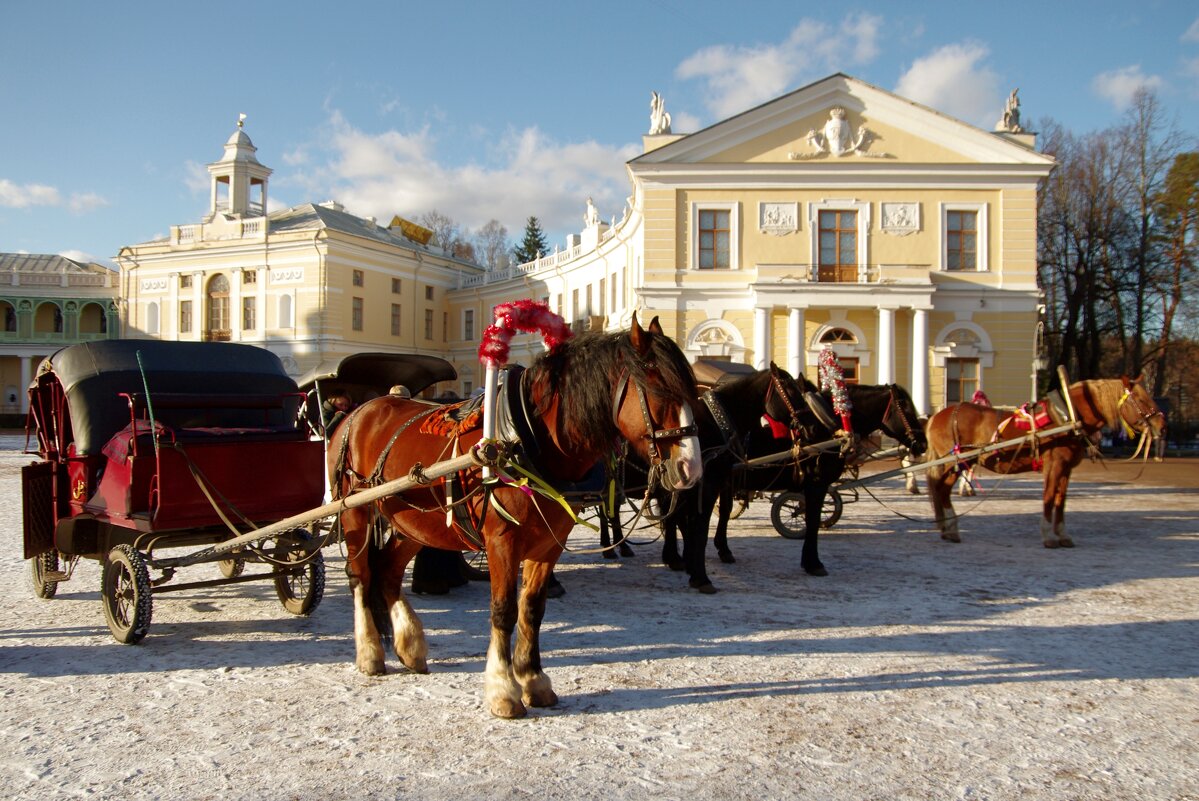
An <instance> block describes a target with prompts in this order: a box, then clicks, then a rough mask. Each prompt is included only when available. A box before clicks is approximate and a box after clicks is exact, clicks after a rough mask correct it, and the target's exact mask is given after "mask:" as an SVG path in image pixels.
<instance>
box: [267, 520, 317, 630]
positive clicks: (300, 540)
mask: <svg viewBox="0 0 1199 801" xmlns="http://www.w3.org/2000/svg"><path fill="white" fill-rule="evenodd" d="M311 540H312V537H311V535H309V534H308V533H307V532H301V533H300V534H299V535H298V536H296V537H286V538H285V537H281V538H280V543H279V544H280V546H283V547H281V548H280V549H279V551H277V558H279V559H286V560H287V561H288V562H295V563H299V562H301V561H303V564H297V566H296V567H292V568H288V567H285V566H279V567H276V569H275V570H276V572H275V594H276V595H278V596H279V602H280V603H282V604H283V608H284V609H286V610H287V611H288V612H291V613H292V614H293V615H304V616H307V615H311V614H312V613H313V611H314V610H315V609H316V608H317V606H319V605H320V602H321V598H323V597H324V596H325V557H324V556H323V555H322V554H321V552H320V551H319V550H318V551H312V552H309V550H308V548H306V547H305V545H306V544H307V543H308V542H310V541H311ZM289 544H290V547H287V546H288V545H289Z"/></svg>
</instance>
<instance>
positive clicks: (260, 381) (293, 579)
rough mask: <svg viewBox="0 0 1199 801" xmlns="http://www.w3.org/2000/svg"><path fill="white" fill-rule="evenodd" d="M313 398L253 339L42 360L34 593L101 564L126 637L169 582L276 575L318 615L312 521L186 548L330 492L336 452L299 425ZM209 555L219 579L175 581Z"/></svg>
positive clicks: (30, 507) (175, 585)
mask: <svg viewBox="0 0 1199 801" xmlns="http://www.w3.org/2000/svg"><path fill="white" fill-rule="evenodd" d="M303 400H304V398H303V395H302V394H301V393H300V392H299V391H298V389H297V386H296V383H295V381H294V380H293V379H291V378H290V377H289V376H288V375H287V373H286V372H285V370H284V369H283V366H282V364H281V362H280V361H279V358H278V357H277V356H275V355H274V354H273V353H271V352H269V351H267V350H263V349H261V348H257V347H253V346H249V345H238V344H232V343H223V342H160V341H150V340H107V341H102V342H95V343H87V344H81V345H73V346H70V347H67V348H64V349H62V350H60V351H58V352H56V353H54V354H53V355H51V356H49V357H48V358H46V359H45V360H44V361H43V362H42V363H41V365H40V366H39V368H38V371H37V376H36V378H35V379H34V380H33V382H32V383H31V385H30V387H29V401H30V408H29V417H28V422H27V446H26V449H27V452H29V453H33V454H36V456H37V457H38V460H37V461H34V462H32V463H30V464H29V465H27V466H25V467H24V468H22V475H21V480H22V494H23V501H24V554H25V558H26V559H28V560H31V571H32V581H33V586H34V591H35V592H36V594H37V595H38V596H39V597H41V598H47V599H48V598H52V597H54V595H55V593H56V592H57V588H58V585H59V584H61V583H63V582H66V581H70V580H71V579H72V578H73V576H74V573H75V569H76V567H77V565H78V564H79V562H80V560H81V559H84V558H86V559H95V560H98V561H99V562H100V564H101V574H102V580H101V593H100V594H101V602H102V605H103V610H104V616H105V619H106V621H107V623H108V626H109V628H110V629H111V631H112V634H113V636H114V637H115V638H116V639H117V640H118V641H119V642H122V643H136V642H138V641H140V640H141V639H142V638H143V637H144V636H145V635H146V632H147V629H148V627H149V625H150V619H151V616H152V611H153V596H154V595H157V594H158V593H163V592H178V591H181V590H191V589H196V588H200V587H209V586H216V585H221V584H233V583H240V582H247V581H269V582H273V584H274V586H275V591H276V593H277V595H278V597H279V600H280V602H281V603H282V605H283V607H284V608H285V609H286V610H287V611H289V612H291V613H293V614H296V615H308V614H311V613H312V611H313V610H314V609H316V607H317V605H318V604H319V603H320V601H321V597H322V594H323V591H324V582H325V567H324V561H323V559H322V557H321V553H320V548H321V546H322V545H323V544H324V541H323V540H322V539H320V538H317V537H316V536H314V535H313V533H312V532H311V531H310V530H308V529H306V528H304V527H295V528H293V529H289V530H287V531H282V532H279V533H277V534H276V535H275V536H273V537H271V538H269V539H264V540H262V541H257V542H252V543H248V544H246V545H245V546H244V547H241V548H238V549H236V550H231V551H227V552H209V550H207V549H203V550H201V551H199V552H194V553H190V554H187V553H185V554H183V555H180V552H181V550H184V549H188V548H195V547H197V546H206V545H211V544H213V543H219V542H221V541H224V540H228V539H230V538H232V537H234V536H236V535H237V534H239V533H241V532H245V531H248V530H253V529H255V528H256V527H258V526H261V525H264V524H266V523H270V522H273V521H276V520H279V519H282V518H286V517H288V516H290V515H293V514H295V513H297V512H299V511H301V510H304V509H309V508H311V507H314V506H318V505H319V504H320V503H321V501H322V499H323V496H324V492H325V483H324V479H323V472H324V469H323V458H324V449H323V446H322V444H321V443H320V442H319V441H314V440H312V439H311V438H310V437H309V434H308V432H307V431H306V430H305V428H304V427H303V426H300V425H298V424H297V421H298V420H299V415H300V410H301V408H302V406H303ZM248 465H287V466H288V469H287V470H273V469H259V470H252V469H251V470H247V469H246V467H247V466H248ZM201 563H207V564H213V565H215V566H217V567H219V570H220V574H221V575H220V577H219V578H209V579H202V580H197V581H190V582H175V581H174V579H175V576H176V573H177V572H178V571H179V570H180V569H181V568H182V567H185V566H190V565H192V564H201ZM247 565H255V566H256V567H258V566H261V568H265V569H255V570H253V571H250V572H247V571H246V567H247ZM152 573H156V574H158V575H157V577H156V578H154V579H151V575H152Z"/></svg>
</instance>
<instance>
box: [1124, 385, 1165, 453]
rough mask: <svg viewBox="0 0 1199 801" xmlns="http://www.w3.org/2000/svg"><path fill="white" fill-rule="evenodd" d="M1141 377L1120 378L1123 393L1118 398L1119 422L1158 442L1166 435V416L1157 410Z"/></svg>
mask: <svg viewBox="0 0 1199 801" xmlns="http://www.w3.org/2000/svg"><path fill="white" fill-rule="evenodd" d="M1141 378H1142V376H1137V377H1136V378H1129V377H1128V376H1126V375H1125V376H1121V377H1120V381H1121V383H1122V384H1123V385H1124V392H1123V394H1122V395H1121V397H1120V403H1119V408H1118V411H1119V414H1120V420H1121V422H1122V423H1123V424H1124V425H1125V426H1127V427H1128V428H1129V429H1131V430H1132V431H1135V432H1136V433H1138V434H1143V433H1146V432H1147V433H1148V434H1149V435H1150V436H1152V437H1153V439H1155V440H1158V439H1161V438H1162V437H1164V436H1165V435H1166V415H1165V413H1164V412H1163V411H1162V410H1161V409H1159V408H1158V406H1157V404H1156V403H1155V402H1154V400H1153V397H1152V396H1151V395H1150V394H1149V391H1148V390H1146V389H1145V385H1144V384H1143V383H1142V382H1141Z"/></svg>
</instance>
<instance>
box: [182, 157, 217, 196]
mask: <svg viewBox="0 0 1199 801" xmlns="http://www.w3.org/2000/svg"><path fill="white" fill-rule="evenodd" d="M183 183H184V184H185V185H186V186H187V188H188V189H189V190H190V191H191V193H192V194H194V195H207V194H209V193H210V192H211V191H212V176H211V175H209V174H208V167H207V166H206V165H204V164H201V163H200V162H198V161H192V160H191V159H188V160H187V161H185V162H183Z"/></svg>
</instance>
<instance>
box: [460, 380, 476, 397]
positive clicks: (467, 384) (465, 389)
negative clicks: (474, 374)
mask: <svg viewBox="0 0 1199 801" xmlns="http://www.w3.org/2000/svg"><path fill="white" fill-rule="evenodd" d="M474 391H475V382H474V381H463V382H462V397H464V398H469V397H470V396H471V393H472V392H474Z"/></svg>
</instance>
